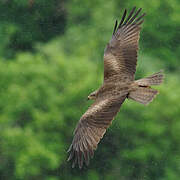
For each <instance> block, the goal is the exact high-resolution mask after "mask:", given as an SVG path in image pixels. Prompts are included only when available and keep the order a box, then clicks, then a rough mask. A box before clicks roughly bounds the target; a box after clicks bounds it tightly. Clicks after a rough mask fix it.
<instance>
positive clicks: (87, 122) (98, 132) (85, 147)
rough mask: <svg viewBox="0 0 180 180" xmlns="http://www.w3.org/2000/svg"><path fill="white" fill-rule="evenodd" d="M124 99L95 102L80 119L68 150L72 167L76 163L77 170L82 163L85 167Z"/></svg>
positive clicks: (124, 97) (123, 97)
mask: <svg viewBox="0 0 180 180" xmlns="http://www.w3.org/2000/svg"><path fill="white" fill-rule="evenodd" d="M125 99H126V95H125V96H122V97H120V98H113V97H112V98H109V99H102V100H96V101H95V102H94V103H93V104H92V105H91V106H90V108H89V109H88V110H87V111H86V113H85V114H84V115H83V116H82V117H81V119H80V120H79V123H78V124H77V127H76V129H75V131H74V138H73V141H72V144H71V146H70V148H69V150H68V152H70V155H69V158H68V161H69V160H71V159H72V161H73V164H72V167H74V166H75V165H76V163H78V165H79V168H82V166H83V163H84V162H85V163H86V165H88V164H89V159H90V157H93V154H94V150H95V149H96V148H97V145H98V143H99V141H100V139H101V138H102V137H103V135H104V133H105V132H106V129H107V128H108V127H109V125H110V124H111V122H112V120H113V118H114V117H115V115H116V114H117V112H118V111H119V109H120V106H121V104H122V103H123V102H124V100H125Z"/></svg>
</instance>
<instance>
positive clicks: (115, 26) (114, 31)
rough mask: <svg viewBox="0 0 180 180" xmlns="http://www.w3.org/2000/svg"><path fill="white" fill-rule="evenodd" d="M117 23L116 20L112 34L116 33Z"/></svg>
mask: <svg viewBox="0 0 180 180" xmlns="http://www.w3.org/2000/svg"><path fill="white" fill-rule="evenodd" d="M117 24H118V21H117V20H116V22H115V25H114V30H113V35H114V34H115V33H116V28H117Z"/></svg>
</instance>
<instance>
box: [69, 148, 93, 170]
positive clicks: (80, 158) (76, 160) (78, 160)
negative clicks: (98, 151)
mask: <svg viewBox="0 0 180 180" xmlns="http://www.w3.org/2000/svg"><path fill="white" fill-rule="evenodd" d="M68 152H70V154H69V157H68V159H67V161H71V160H72V168H75V166H76V164H77V165H78V166H79V169H82V167H83V164H84V163H85V164H86V166H88V165H89V161H90V157H91V158H93V156H94V151H93V150H92V149H89V150H85V149H83V151H82V150H80V149H79V148H78V151H76V150H74V148H73V146H72V145H71V146H70V148H69V149H68Z"/></svg>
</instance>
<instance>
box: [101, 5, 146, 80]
mask: <svg viewBox="0 0 180 180" xmlns="http://www.w3.org/2000/svg"><path fill="white" fill-rule="evenodd" d="M135 9H136V8H135V7H134V8H133V9H132V11H131V12H130V14H129V16H128V17H127V18H126V13H127V11H126V10H125V11H124V14H123V17H122V19H121V22H120V23H119V25H118V23H117V21H116V23H115V27H114V31H113V35H112V39H111V40H110V42H109V43H108V44H107V46H106V48H105V51H104V81H105V82H106V81H108V82H109V81H124V80H125V79H127V80H130V81H131V80H134V74H135V72H136V63H137V51H138V41H139V32H140V28H141V27H140V25H141V24H142V23H143V21H144V20H143V17H144V16H145V13H144V14H142V15H141V16H139V17H138V15H139V13H140V11H141V8H140V9H138V10H137V12H136V13H134V12H135ZM117 25H118V27H117Z"/></svg>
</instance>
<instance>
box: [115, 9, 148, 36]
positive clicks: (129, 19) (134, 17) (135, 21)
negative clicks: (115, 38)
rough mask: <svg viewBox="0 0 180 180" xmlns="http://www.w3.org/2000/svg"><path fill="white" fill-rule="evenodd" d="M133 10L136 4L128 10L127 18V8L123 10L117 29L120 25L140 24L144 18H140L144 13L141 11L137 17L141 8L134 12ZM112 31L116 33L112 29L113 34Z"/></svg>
mask: <svg viewBox="0 0 180 180" xmlns="http://www.w3.org/2000/svg"><path fill="white" fill-rule="evenodd" d="M135 10H136V6H134V7H133V8H132V10H131V11H130V13H129V16H128V17H127V18H126V14H127V10H126V9H125V10H124V13H123V16H122V18H121V21H120V23H119V25H118V28H117V30H118V29H120V28H121V27H122V26H127V25H129V24H133V25H137V26H139V25H140V24H142V23H143V21H144V20H143V19H142V18H143V17H144V16H145V15H146V13H143V14H142V15H141V16H139V17H138V15H139V14H140V12H141V10H142V8H139V9H138V10H137V11H136V12H135ZM134 13H135V14H134ZM133 14H134V15H133ZM125 18H126V19H125ZM117 30H116V31H117ZM114 33H116V32H115V31H113V35H114Z"/></svg>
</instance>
